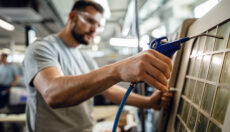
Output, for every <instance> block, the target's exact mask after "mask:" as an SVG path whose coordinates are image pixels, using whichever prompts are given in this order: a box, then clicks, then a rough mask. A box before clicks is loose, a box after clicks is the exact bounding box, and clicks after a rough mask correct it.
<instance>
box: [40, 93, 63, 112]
mask: <svg viewBox="0 0 230 132" xmlns="http://www.w3.org/2000/svg"><path fill="white" fill-rule="evenodd" d="M43 99H44V100H45V102H46V104H47V105H48V106H49V107H51V108H53V109H57V108H60V107H61V103H60V98H59V99H58V98H57V96H55V95H52V94H51V93H49V92H48V91H45V92H44V94H43Z"/></svg>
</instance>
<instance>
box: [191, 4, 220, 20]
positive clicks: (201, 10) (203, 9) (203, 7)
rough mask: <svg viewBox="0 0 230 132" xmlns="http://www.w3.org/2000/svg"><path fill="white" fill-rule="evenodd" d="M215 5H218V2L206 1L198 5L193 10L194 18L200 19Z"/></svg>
mask: <svg viewBox="0 0 230 132" xmlns="http://www.w3.org/2000/svg"><path fill="white" fill-rule="evenodd" d="M216 4H218V0H208V1H206V2H204V3H202V4H200V5H198V6H197V7H196V8H195V9H194V15H195V17H196V18H201V17H202V16H204V15H205V14H206V13H207V12H208V11H209V10H211V9H212V8H213V7H214V6H215V5H216Z"/></svg>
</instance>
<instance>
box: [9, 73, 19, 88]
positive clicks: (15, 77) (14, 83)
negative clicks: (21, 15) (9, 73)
mask: <svg viewBox="0 0 230 132" xmlns="http://www.w3.org/2000/svg"><path fill="white" fill-rule="evenodd" d="M18 81H19V75H17V74H16V75H14V81H13V82H12V83H11V87H14V86H16V85H17V84H18Z"/></svg>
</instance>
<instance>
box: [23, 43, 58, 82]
mask: <svg viewBox="0 0 230 132" xmlns="http://www.w3.org/2000/svg"><path fill="white" fill-rule="evenodd" d="M23 65H24V71H25V79H26V81H25V82H26V83H27V84H29V85H31V86H33V83H32V81H33V79H34V77H35V76H36V74H37V73H38V72H39V71H41V70H42V69H44V68H47V67H60V66H59V63H58V53H57V51H56V49H55V47H54V46H53V45H52V44H49V43H47V42H45V41H40V42H35V43H34V44H33V45H31V46H30V47H29V48H28V49H27V52H26V54H25V59H24V62H23Z"/></svg>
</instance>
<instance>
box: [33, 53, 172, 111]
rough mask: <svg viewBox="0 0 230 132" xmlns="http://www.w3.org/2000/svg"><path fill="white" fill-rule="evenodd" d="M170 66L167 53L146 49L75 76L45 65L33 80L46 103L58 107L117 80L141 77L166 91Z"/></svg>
mask: <svg viewBox="0 0 230 132" xmlns="http://www.w3.org/2000/svg"><path fill="white" fill-rule="evenodd" d="M171 69H172V64H171V60H170V59H169V58H168V57H166V56H164V55H162V54H161V53H159V52H157V51H154V50H147V51H144V52H141V53H139V54H137V55H135V56H133V57H130V58H128V59H125V60H123V61H119V62H117V63H114V64H111V65H108V66H105V67H102V68H100V69H98V70H94V71H92V72H90V73H87V74H82V75H78V76H64V75H63V73H62V71H61V70H60V69H58V68H56V67H48V68H45V69H43V70H41V71H40V72H38V73H37V75H36V76H35V78H34V80H33V84H34V86H35V87H36V88H37V89H38V91H39V92H40V93H41V95H42V96H43V98H44V100H45V101H46V103H47V104H48V105H50V106H51V107H54V108H57V107H66V106H73V105H77V104H80V103H82V102H83V101H85V100H87V99H89V98H90V97H92V96H94V95H97V94H98V93H101V92H102V91H104V90H105V89H107V88H109V87H111V86H113V85H114V84H116V83H117V82H120V81H127V82H138V81H144V82H146V83H148V84H149V85H151V86H153V87H155V88H157V89H159V90H161V91H167V79H168V78H169V77H170V71H171Z"/></svg>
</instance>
